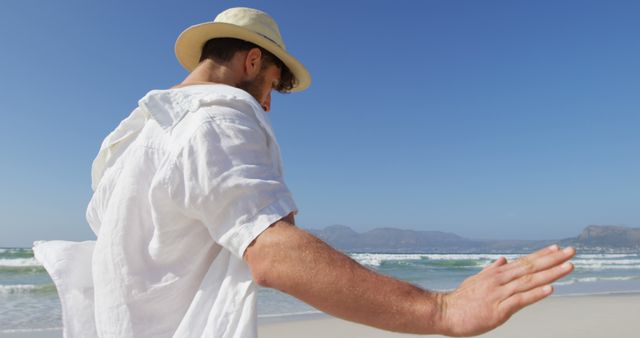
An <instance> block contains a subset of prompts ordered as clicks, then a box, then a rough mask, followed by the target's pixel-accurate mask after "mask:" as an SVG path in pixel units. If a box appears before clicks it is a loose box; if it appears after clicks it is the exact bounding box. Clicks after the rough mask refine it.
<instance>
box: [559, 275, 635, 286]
mask: <svg viewBox="0 0 640 338" xmlns="http://www.w3.org/2000/svg"><path fill="white" fill-rule="evenodd" d="M637 279H640V276H620V277H581V278H571V279H570V280H568V281H562V282H556V283H553V285H573V284H576V283H595V282H605V281H627V280H637Z"/></svg>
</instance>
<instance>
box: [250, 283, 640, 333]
mask: <svg viewBox="0 0 640 338" xmlns="http://www.w3.org/2000/svg"><path fill="white" fill-rule="evenodd" d="M259 333H260V338H294V337H296V338H298V337H306V338H312V337H313V338H315V337H317V338H320V337H331V338H353V337H366V338H401V337H420V336H418V335H408V334H399V333H393V332H387V331H382V330H377V329H373V328H370V327H366V326H363V325H359V324H354V323H351V322H347V321H344V320H340V319H334V318H328V319H316V320H309V321H297V322H290V323H279V324H267V325H262V326H260V329H259ZM639 335H640V294H627V295H623V294H619V295H606V296H564V297H551V298H548V299H546V300H543V301H542V302H540V303H537V304H535V305H533V306H531V307H529V308H527V309H525V310H523V311H521V312H519V313H517V314H516V315H515V316H514V317H512V318H511V320H510V321H508V322H507V323H506V324H505V325H503V326H501V327H499V328H498V329H496V330H494V331H492V332H489V333H486V334H484V335H481V336H479V337H486V338H547V337H548V338H559V337H564V338H569V337H580V338H632V337H634V338H635V337H638V336H639ZM431 337H442V336H431Z"/></svg>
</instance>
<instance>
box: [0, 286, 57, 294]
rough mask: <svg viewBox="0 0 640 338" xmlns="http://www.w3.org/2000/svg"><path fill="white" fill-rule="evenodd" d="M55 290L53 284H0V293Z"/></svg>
mask: <svg viewBox="0 0 640 338" xmlns="http://www.w3.org/2000/svg"><path fill="white" fill-rule="evenodd" d="M55 291H56V286H55V285H54V284H9V285H0V295H7V294H24V293H51V292H55Z"/></svg>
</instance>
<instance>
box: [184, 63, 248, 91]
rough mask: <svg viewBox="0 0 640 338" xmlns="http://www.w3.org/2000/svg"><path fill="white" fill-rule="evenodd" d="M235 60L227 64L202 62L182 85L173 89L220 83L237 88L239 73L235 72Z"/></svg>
mask: <svg viewBox="0 0 640 338" xmlns="http://www.w3.org/2000/svg"><path fill="white" fill-rule="evenodd" d="M234 66H235V65H234V62H233V60H232V61H231V62H228V63H226V64H219V63H216V62H214V61H213V60H205V61H203V62H201V63H200V64H199V65H198V66H197V67H196V68H195V69H194V70H193V71H192V72H191V73H190V74H189V75H188V76H187V77H186V78H185V79H184V80H183V81H182V82H181V83H180V84H178V85H176V86H173V87H172V88H180V87H185V86H191V85H197V84H211V83H220V84H226V85H229V86H236V85H237V84H238V82H239V79H237V77H238V76H237V74H238V73H237V72H234V71H233V67H234Z"/></svg>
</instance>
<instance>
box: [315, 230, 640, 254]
mask: <svg viewBox="0 0 640 338" xmlns="http://www.w3.org/2000/svg"><path fill="white" fill-rule="evenodd" d="M306 230H307V231H309V232H311V233H312V234H314V235H315V236H317V237H319V238H320V239H322V240H324V241H325V242H327V243H329V245H331V246H333V247H334V248H336V249H339V250H342V251H346V252H385V253H409V252H411V253H479V252H483V253H525V252H531V251H533V250H536V249H538V248H541V247H544V246H546V245H550V244H552V243H558V244H560V245H562V246H567V245H571V246H574V247H576V248H577V249H578V251H579V252H582V253H611V252H640V228H629V227H622V226H610V225H590V226H588V227H586V228H585V229H584V230H583V231H582V233H581V234H580V235H579V236H577V237H572V238H564V239H556V240H535V241H528V240H474V239H468V238H464V237H461V236H459V235H456V234H453V233H448V232H441V231H416V230H404V229H396V228H377V229H373V230H369V231H367V232H364V233H359V232H355V231H354V230H353V229H351V228H349V227H348V226H345V225H332V226H329V227H326V228H324V229H306Z"/></svg>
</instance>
